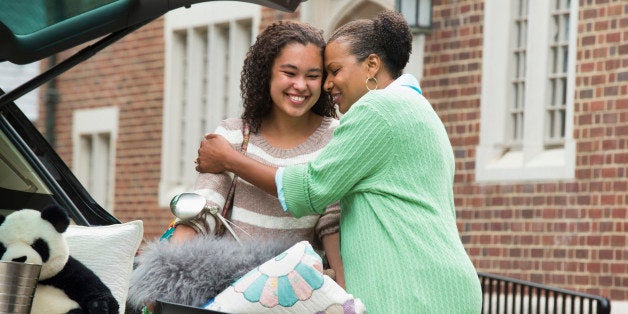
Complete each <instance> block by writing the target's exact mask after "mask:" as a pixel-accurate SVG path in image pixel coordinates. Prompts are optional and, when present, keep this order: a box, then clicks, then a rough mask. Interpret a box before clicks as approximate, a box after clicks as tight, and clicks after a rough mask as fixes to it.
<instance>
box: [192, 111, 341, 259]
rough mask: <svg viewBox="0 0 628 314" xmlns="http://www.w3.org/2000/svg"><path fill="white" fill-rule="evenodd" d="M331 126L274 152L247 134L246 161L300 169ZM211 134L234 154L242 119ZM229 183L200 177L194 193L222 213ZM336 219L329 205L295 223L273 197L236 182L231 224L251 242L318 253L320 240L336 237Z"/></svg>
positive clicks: (326, 121)
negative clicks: (306, 245)
mask: <svg viewBox="0 0 628 314" xmlns="http://www.w3.org/2000/svg"><path fill="white" fill-rule="evenodd" d="M336 126H338V120H336V119H333V118H323V121H322V123H321V125H320V126H319V127H318V128H317V129H316V131H315V132H314V133H313V134H312V135H311V136H310V137H309V138H308V139H307V140H306V141H305V142H303V143H301V144H300V145H299V146H297V147H294V148H290V149H281V148H276V147H273V146H271V145H270V144H269V143H268V142H267V141H266V140H265V139H264V137H263V136H261V135H260V134H254V133H251V135H250V140H249V146H248V147H247V156H249V157H251V158H253V159H255V160H258V161H260V162H262V163H264V164H267V165H271V166H275V167H284V166H289V165H299V164H305V163H306V162H308V161H309V160H311V159H314V158H315V157H316V156H317V155H318V153H319V152H320V151H321V149H322V148H323V147H324V146H325V145H327V143H329V141H330V140H331V138H332V135H333V131H334V129H335V128H336ZM214 133H217V134H220V135H222V136H224V137H225V138H226V139H227V141H229V142H230V143H231V144H232V145H233V147H234V148H235V149H237V150H240V146H241V144H242V119H227V120H224V121H222V123H221V125H220V126H219V127H218V128H217V129H216V131H215V132H214ZM232 178H233V175H232V174H231V173H229V174H226V173H224V174H210V173H201V174H199V176H198V178H197V180H196V184H195V186H194V189H195V192H196V193H199V194H201V195H203V196H205V198H206V199H207V200H208V204H209V205H210V206H212V205H213V206H217V207H218V208H222V207H223V205H224V203H225V197H226V195H227V192H228V190H229V186H230V185H231V181H232ZM339 218H340V207H339V206H338V204H335V205H332V206H330V207H329V208H328V209H327V212H326V213H324V214H323V215H322V216H321V215H319V214H312V215H309V216H304V217H302V218H294V217H293V216H292V215H291V214H290V213H286V212H284V211H283V210H282V209H281V205H280V203H279V201H278V200H277V198H276V197H274V196H272V195H270V194H268V193H266V192H264V191H262V190H260V189H259V188H257V187H255V186H253V185H251V184H249V183H248V182H246V181H244V180H242V179H238V183H237V184H236V190H235V196H234V206H233V211H232V213H231V221H233V222H234V223H235V224H236V225H237V226H238V227H240V228H242V229H244V230H245V231H246V233H248V234H250V235H251V237H250V238H252V239H256V238H260V237H261V238H266V239H268V238H271V239H286V240H287V241H293V242H295V243H296V242H299V241H302V240H307V241H310V242H311V243H312V244H313V245H314V246H315V247H316V248H317V249H320V248H321V244H320V239H321V237H322V236H324V235H327V234H330V233H334V232H338V229H339V225H338V224H339ZM207 222H208V225H209V226H210V227H211V228H213V227H214V220H213V218H211V217H209V219H208V220H207ZM234 231H236V234H237V235H238V237H240V238H241V239H243V240H245V239H247V238H249V236H248V235H246V233H244V232H243V231H242V230H240V229H238V228H234Z"/></svg>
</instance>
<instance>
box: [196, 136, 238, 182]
mask: <svg viewBox="0 0 628 314" xmlns="http://www.w3.org/2000/svg"><path fill="white" fill-rule="evenodd" d="M232 153H237V152H236V151H235V150H234V149H233V147H232V146H231V144H230V143H229V142H228V141H227V140H226V139H225V138H224V137H222V136H221V135H218V134H211V133H210V134H207V135H205V139H204V140H203V141H201V147H200V148H199V149H198V158H197V159H196V171H198V172H200V173H221V172H224V171H226V170H227V168H226V162H227V161H228V160H229V158H230V157H229V156H230V154H232Z"/></svg>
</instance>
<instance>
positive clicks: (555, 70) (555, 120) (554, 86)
mask: <svg viewBox="0 0 628 314" xmlns="http://www.w3.org/2000/svg"><path fill="white" fill-rule="evenodd" d="M553 1H554V6H553V7H554V10H552V12H551V19H552V23H551V24H550V25H551V27H552V29H551V34H552V36H551V37H550V38H551V42H550V46H549V52H550V62H551V64H550V71H551V72H550V75H549V82H548V83H549V84H548V86H550V88H551V90H550V91H549V93H548V94H549V95H550V96H549V99H548V101H547V102H548V103H547V105H546V114H545V117H546V119H547V121H546V123H545V147H546V148H554V147H561V146H562V145H563V143H564V138H565V108H566V104H567V56H568V54H569V42H568V39H569V37H568V34H569V18H570V12H569V5H570V3H569V1H567V0H553Z"/></svg>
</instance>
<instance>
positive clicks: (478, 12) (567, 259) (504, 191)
mask: <svg viewBox="0 0 628 314" xmlns="http://www.w3.org/2000/svg"><path fill="white" fill-rule="evenodd" d="M433 14H434V15H433V20H434V27H433V32H432V33H431V35H429V36H428V37H427V39H426V52H425V53H426V58H425V61H424V67H425V72H424V79H423V82H422V85H423V88H424V91H425V94H426V96H427V98H428V99H430V101H431V102H432V104H433V105H434V107H435V109H436V110H437V112H438V113H439V115H440V116H441V118H442V119H443V121H444V122H445V125H446V127H447V131H448V132H449V134H450V138H451V141H452V144H453V147H454V152H455V156H456V168H457V172H456V178H455V179H456V180H455V182H456V183H455V191H454V192H455V195H456V199H455V201H456V206H457V211H458V217H459V219H458V227H459V229H460V231H461V235H462V239H463V241H464V244H465V247H466V248H467V250H468V252H469V253H470V255H471V257H472V260H473V262H474V264H475V265H476V267H477V268H478V270H479V271H486V272H491V273H499V274H504V275H508V276H513V277H517V278H522V279H525V280H531V281H534V282H539V283H545V284H550V285H556V286H560V287H564V288H571V289H575V290H578V291H582V292H589V293H593V294H601V295H604V296H607V297H609V298H610V299H611V300H628V275H627V274H628V266H627V264H628V263H627V261H628V249H627V245H628V241H627V231H628V217H627V209H626V207H627V205H628V196H627V195H628V193H627V192H628V187H627V184H628V180H626V176H627V175H628V173H627V171H628V147H627V146H628V97H627V96H626V95H628V90H627V89H628V4H626V2H622V1H620V0H615V1H591V0H589V1H580V11H579V22H578V44H577V47H578V48H577V49H578V54H577V69H576V72H577V75H576V92H575V95H574V97H575V108H574V109H575V110H574V112H575V114H574V115H575V116H574V138H575V140H576V142H577V157H576V158H577V159H576V163H577V164H576V178H575V179H574V180H563V181H549V182H547V181H546V182H520V183H514V184H513V183H503V184H477V183H475V153H476V152H475V147H476V145H478V141H479V130H480V125H479V124H480V90H481V70H482V63H481V62H482V40H483V38H482V25H483V14H484V12H483V1H479V0H476V1H444V0H443V1H434V13H433Z"/></svg>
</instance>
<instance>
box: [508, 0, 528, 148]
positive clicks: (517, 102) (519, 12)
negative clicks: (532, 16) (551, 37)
mask: <svg viewBox="0 0 628 314" xmlns="http://www.w3.org/2000/svg"><path fill="white" fill-rule="evenodd" d="M527 24H528V1H527V0H519V1H518V3H517V6H516V10H515V13H514V18H513V34H514V40H513V41H512V42H513V47H512V48H511V51H512V52H511V64H513V67H514V69H513V73H512V79H511V84H510V85H511V103H510V104H509V106H510V124H509V127H510V132H509V134H510V138H509V140H508V143H507V145H506V146H507V148H509V149H520V148H521V143H522V141H523V118H524V114H523V112H524V109H525V76H526V62H527V61H526V45H527V41H528V38H527V27H528V25H527Z"/></svg>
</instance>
